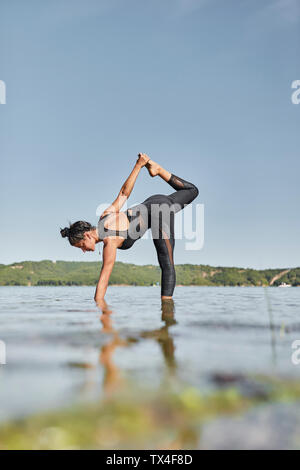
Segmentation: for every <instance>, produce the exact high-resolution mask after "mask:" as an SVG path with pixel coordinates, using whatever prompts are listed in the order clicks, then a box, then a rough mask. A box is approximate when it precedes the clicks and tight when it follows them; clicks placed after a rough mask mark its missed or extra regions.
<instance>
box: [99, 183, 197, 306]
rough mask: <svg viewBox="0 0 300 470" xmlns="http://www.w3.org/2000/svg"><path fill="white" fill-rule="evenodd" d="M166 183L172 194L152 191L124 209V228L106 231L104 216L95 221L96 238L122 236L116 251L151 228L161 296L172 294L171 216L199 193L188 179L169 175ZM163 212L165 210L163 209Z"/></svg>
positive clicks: (129, 245) (173, 277) (124, 247)
mask: <svg viewBox="0 0 300 470" xmlns="http://www.w3.org/2000/svg"><path fill="white" fill-rule="evenodd" d="M168 184H169V185H170V186H172V188H174V189H176V191H175V192H174V193H172V194H169V195H165V194H154V195H153V196H150V197H149V198H148V199H146V200H145V201H144V202H142V203H141V204H137V205H136V206H133V207H131V208H129V209H127V211H126V212H125V214H126V215H127V217H128V221H129V227H128V230H110V229H107V228H105V227H104V221H105V219H106V217H107V216H108V215H110V214H107V215H105V216H104V217H103V218H102V219H100V220H99V223H98V234H99V237H100V239H102V240H103V239H104V238H106V237H109V236H121V237H123V238H125V240H124V242H123V244H122V246H120V247H119V249H120V250H128V249H129V248H131V247H132V245H133V244H134V243H135V241H136V240H138V239H140V238H141V237H142V236H143V235H144V233H145V232H146V231H147V230H148V229H149V228H151V231H152V238H153V243H154V246H155V248H156V252H157V257H158V262H159V265H160V267H161V271H162V276H161V295H165V296H170V297H171V296H172V295H173V291H174V288H175V283H176V275H175V268H174V259H173V252H174V246H175V238H174V215H175V213H176V212H178V211H180V210H181V209H183V208H184V206H185V205H187V204H190V203H191V202H192V201H193V200H194V199H195V198H196V197H197V196H198V194H199V191H198V188H197V187H196V186H195V185H194V184H192V183H189V182H188V181H185V180H183V179H182V178H179V177H178V176H176V175H174V174H172V175H171V178H170V179H169V181H168ZM164 211H165V212H164Z"/></svg>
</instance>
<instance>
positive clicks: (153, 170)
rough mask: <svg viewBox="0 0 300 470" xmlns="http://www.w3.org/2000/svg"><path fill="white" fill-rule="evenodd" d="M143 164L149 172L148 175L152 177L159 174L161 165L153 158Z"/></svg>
mask: <svg viewBox="0 0 300 470" xmlns="http://www.w3.org/2000/svg"><path fill="white" fill-rule="evenodd" d="M145 166H146V168H147V170H148V172H149V175H150V176H152V178H153V177H154V176H157V175H159V172H160V170H161V166H160V165H159V164H158V163H156V162H154V161H153V160H149V161H148V163H147V164H146V165H145Z"/></svg>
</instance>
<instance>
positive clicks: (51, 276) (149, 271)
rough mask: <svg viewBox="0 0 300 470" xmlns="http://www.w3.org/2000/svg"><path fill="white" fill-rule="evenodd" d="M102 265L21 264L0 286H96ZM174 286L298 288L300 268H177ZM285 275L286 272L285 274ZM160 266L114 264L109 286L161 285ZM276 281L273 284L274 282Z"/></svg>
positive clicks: (6, 271) (1, 272)
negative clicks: (282, 285)
mask: <svg viewBox="0 0 300 470" xmlns="http://www.w3.org/2000/svg"><path fill="white" fill-rule="evenodd" d="M100 268H101V263H99V262H77V261H56V262H53V261H50V260H44V261H38V262H34V261H24V262H21V263H13V264H10V265H4V264H2V265H0V286H82V285H87V286H89V285H95V284H96V283H97V281H98V278H99V272H100ZM175 269H176V279H177V281H176V283H177V284H180V285H184V286H268V285H270V284H272V285H274V286H278V285H280V284H281V283H283V282H285V283H286V284H290V285H292V286H299V285H300V268H294V269H290V270H285V269H264V270H255V269H245V268H234V267H221V266H218V267H214V266H208V265H201V264H200V265H198V264H179V265H176V267H175ZM285 271H287V272H285ZM160 276H161V271H160V268H159V266H153V265H145V266H139V265H135V264H129V263H121V262H117V263H115V266H114V269H113V272H112V274H111V277H110V284H111V285H113V284H124V285H129V286H151V285H157V284H158V283H159V282H160ZM274 279H275V280H274Z"/></svg>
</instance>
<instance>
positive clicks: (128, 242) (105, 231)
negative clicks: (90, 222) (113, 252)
mask: <svg viewBox="0 0 300 470" xmlns="http://www.w3.org/2000/svg"><path fill="white" fill-rule="evenodd" d="M128 210H130V209H127V211H125V212H124V214H126V216H127V219H128V222H129V224H130V222H131V221H132V220H134V219H135V217H136V215H131V214H129V213H128ZM109 215H111V214H106V215H104V216H103V217H102V219H100V220H99V222H98V235H99V238H100V239H101V240H103V239H104V238H106V237H122V238H124V239H125V240H124V242H123V243H122V246H119V247H118V248H119V249H120V250H128V248H130V247H131V246H132V245H133V243H134V242H135V241H136V240H135V239H132V238H131V237H130V235H129V233H128V230H129V226H128V229H127V230H112V229H109V228H106V227H104V222H105V220H106V217H107V216H109Z"/></svg>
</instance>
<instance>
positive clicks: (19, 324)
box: [0, 286, 300, 420]
mask: <svg viewBox="0 0 300 470" xmlns="http://www.w3.org/2000/svg"><path fill="white" fill-rule="evenodd" d="M93 295H94V288H93V287H1V288H0V299H1V310H0V339H1V340H3V341H5V343H6V348H7V364H6V365H2V366H0V419H1V420H4V419H7V418H11V417H19V416H24V415H28V414H30V413H32V412H36V411H42V410H47V409H53V408H57V407H59V406H61V405H65V404H70V403H73V402H77V401H82V400H92V399H93V400H94V399H97V398H98V397H101V396H103V393H106V392H107V391H109V390H110V389H113V388H116V387H122V384H123V383H124V382H125V381H136V382H137V383H141V384H143V385H146V386H149V387H156V386H158V385H159V384H161V383H162V382H163V381H164V380H166V378H169V379H170V377H171V378H172V380H178V381H180V382H184V383H187V384H191V385H193V386H196V387H198V388H200V389H201V390H202V389H203V390H207V389H210V388H213V387H215V386H216V385H215V383H214V381H213V380H212V377H213V376H214V375H215V374H220V373H221V374H241V373H242V374H257V373H259V374H265V375H268V376H273V375H284V376H286V377H294V378H296V377H299V375H300V366H295V365H293V364H292V362H291V354H292V348H291V344H292V342H293V341H294V340H295V339H300V320H299V314H300V289H297V288H286V289H278V288H267V289H265V288H253V287H244V288H241V287H177V288H176V291H175V296H174V308H172V306H171V307H170V305H169V306H168V307H164V309H163V310H162V306H161V301H160V288H159V287H126V286H122V287H119V286H112V287H109V289H108V293H107V302H108V304H109V305H110V307H111V309H112V313H111V314H110V315H103V314H102V312H101V311H100V310H99V309H98V308H97V307H96V306H95V303H94V301H93Z"/></svg>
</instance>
